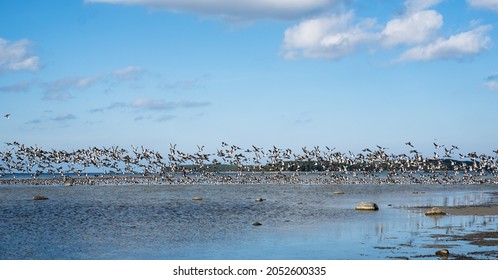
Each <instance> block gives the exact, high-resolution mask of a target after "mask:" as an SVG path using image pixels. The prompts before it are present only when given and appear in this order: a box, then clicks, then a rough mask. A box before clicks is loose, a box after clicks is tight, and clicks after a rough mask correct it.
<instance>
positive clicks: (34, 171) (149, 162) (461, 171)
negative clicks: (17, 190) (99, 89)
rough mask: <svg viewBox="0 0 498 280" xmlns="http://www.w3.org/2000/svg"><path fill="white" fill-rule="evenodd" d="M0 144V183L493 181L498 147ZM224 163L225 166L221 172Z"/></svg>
mask: <svg viewBox="0 0 498 280" xmlns="http://www.w3.org/2000/svg"><path fill="white" fill-rule="evenodd" d="M5 144H6V149H5V151H3V152H1V151H0V184H61V183H63V184H66V185H73V184H133V183H138V184H206V183H215V184H247V183H249V184H257V183H270V184H271V183H289V184H455V183H460V184H482V183H489V184H498V176H497V174H498V173H497V172H498V149H497V150H494V151H493V153H494V154H495V155H494V156H490V155H485V154H480V155H478V154H477V153H475V152H473V153H467V154H462V153H459V150H460V149H459V148H458V147H457V146H453V145H452V146H451V147H446V146H444V145H439V144H436V143H434V149H435V151H434V154H433V155H432V156H429V157H426V156H423V155H422V153H419V152H418V151H417V150H416V149H415V148H414V146H413V145H412V143H411V142H406V143H405V145H406V146H407V147H409V152H408V153H403V154H388V153H387V152H386V150H387V148H385V147H381V146H376V148H372V149H370V148H365V149H363V150H362V152H360V153H353V152H348V153H341V152H339V151H336V150H335V148H333V149H331V148H329V147H327V146H326V147H325V149H321V148H320V147H319V146H315V147H313V149H308V148H306V147H303V148H302V149H301V150H302V153H295V152H294V151H292V150H291V149H282V148H278V147H275V146H273V147H272V148H271V149H264V148H261V147H256V146H252V147H251V148H248V149H243V148H240V147H239V146H236V145H229V144H227V143H225V142H222V144H221V149H217V151H216V153H207V152H205V151H204V146H197V152H195V153H186V152H182V151H179V150H177V149H176V145H174V144H171V145H170V150H169V153H168V155H167V156H163V155H162V154H161V153H159V152H157V151H154V150H150V149H147V148H144V147H143V146H141V147H135V146H131V151H128V150H126V149H123V148H120V147H118V146H112V147H110V148H106V147H102V148H99V147H89V148H87V149H78V150H73V151H65V150H56V149H49V150H48V149H42V148H40V147H38V146H25V145H23V144H21V143H18V142H12V143H10V142H9V143H5ZM457 151H458V152H457ZM223 166H224V167H227V166H229V167H232V169H230V171H226V170H225V171H223V170H224V169H222V168H221V167H223ZM26 174H29V176H26Z"/></svg>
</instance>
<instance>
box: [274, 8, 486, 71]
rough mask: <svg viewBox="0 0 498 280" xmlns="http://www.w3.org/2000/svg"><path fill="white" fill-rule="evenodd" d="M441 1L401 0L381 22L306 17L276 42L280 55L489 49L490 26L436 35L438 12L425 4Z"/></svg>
mask: <svg viewBox="0 0 498 280" xmlns="http://www.w3.org/2000/svg"><path fill="white" fill-rule="evenodd" d="M440 2H442V0H407V1H405V11H404V12H403V13H402V14H401V15H400V16H398V17H396V18H393V19H391V20H389V21H387V23H386V24H385V26H382V25H379V24H378V23H377V22H376V19H357V18H356V17H355V15H354V13H353V12H348V13H342V14H337V15H326V16H320V17H316V18H313V19H307V20H304V21H302V22H301V23H299V24H297V25H295V26H293V27H290V28H288V29H287V30H286V31H285V35H284V41H283V44H282V50H283V56H284V58H286V59H296V58H317V59H339V58H341V57H344V56H347V55H350V54H352V53H354V52H356V51H357V50H359V49H361V48H363V49H369V50H379V49H381V50H382V49H391V48H394V47H396V48H397V49H400V50H401V51H402V54H401V55H400V56H399V57H398V59H397V60H396V61H398V62H399V61H416V60H422V61H429V60H437V59H452V60H462V59H464V58H465V57H468V56H474V55H477V54H479V53H481V52H483V51H486V50H488V49H489V46H490V42H491V39H490V37H489V36H488V35H487V33H488V31H489V30H490V29H491V26H490V25H483V26H477V24H476V22H475V21H474V22H471V26H474V27H475V26H477V27H475V28H474V29H473V30H471V31H468V32H462V33H458V34H455V35H452V36H450V37H449V38H442V37H440V34H439V33H440V30H441V29H442V27H443V16H442V15H441V14H440V13H438V12H437V11H435V10H428V8H430V7H433V6H434V5H437V4H439V3H440Z"/></svg>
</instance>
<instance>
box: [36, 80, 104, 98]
mask: <svg viewBox="0 0 498 280" xmlns="http://www.w3.org/2000/svg"><path fill="white" fill-rule="evenodd" d="M103 78H104V77H103V76H102V75H96V76H88V77H66V78H62V79H59V80H56V81H53V82H49V83H46V84H45V85H44V89H45V93H44V97H43V99H44V100H61V101H64V100H68V99H71V98H72V97H73V95H72V94H71V92H74V91H77V90H83V89H87V88H89V87H91V86H93V85H95V84H96V83H98V82H100V81H101V80H102V79H103Z"/></svg>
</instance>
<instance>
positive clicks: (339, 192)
mask: <svg viewBox="0 0 498 280" xmlns="http://www.w3.org/2000/svg"><path fill="white" fill-rule="evenodd" d="M334 194H344V192H343V191H336V192H334Z"/></svg>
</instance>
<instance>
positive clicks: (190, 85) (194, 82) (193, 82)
mask: <svg viewBox="0 0 498 280" xmlns="http://www.w3.org/2000/svg"><path fill="white" fill-rule="evenodd" d="M209 77H210V75H209V74H204V75H201V76H199V77H195V78H192V79H186V80H178V81H174V82H168V81H164V82H162V83H160V84H159V88H164V89H181V90H194V89H201V88H204V87H205V86H204V83H205V82H206V80H208V79H209Z"/></svg>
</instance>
